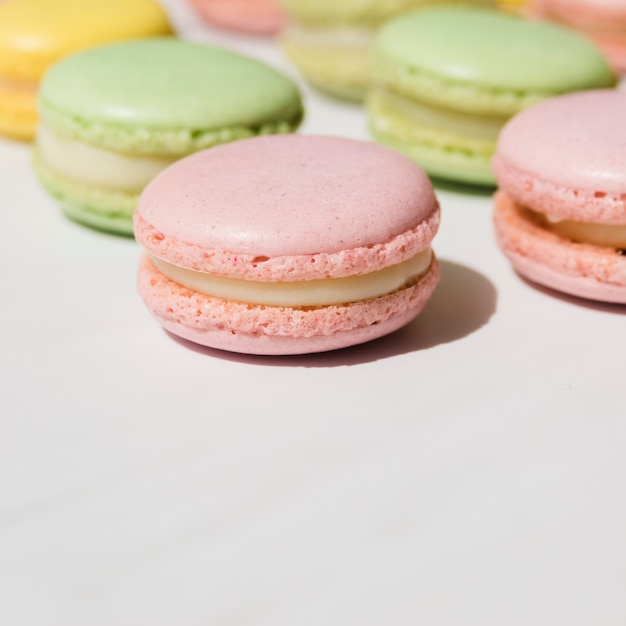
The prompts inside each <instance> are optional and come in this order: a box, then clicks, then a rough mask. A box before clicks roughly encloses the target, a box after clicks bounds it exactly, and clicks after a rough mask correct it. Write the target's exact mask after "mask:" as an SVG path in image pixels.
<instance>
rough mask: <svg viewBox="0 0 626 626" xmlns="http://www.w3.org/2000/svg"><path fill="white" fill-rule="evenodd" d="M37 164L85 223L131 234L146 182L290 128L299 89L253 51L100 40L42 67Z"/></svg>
mask: <svg viewBox="0 0 626 626" xmlns="http://www.w3.org/2000/svg"><path fill="white" fill-rule="evenodd" d="M39 108H40V112H41V124H40V126H39V130H38V134H37V142H36V151H35V158H34V164H35V169H36V171H37V174H38V176H39V179H40V181H41V183H42V184H43V186H44V187H45V188H46V189H47V190H48V191H49V192H50V193H51V194H52V195H53V196H54V197H55V198H57V199H58V200H59V202H60V204H61V206H62V208H63V210H64V211H65V213H67V215H68V216H69V217H71V218H73V219H75V220H77V221H79V222H81V223H83V224H86V225H88V226H92V227H95V228H99V229H103V230H107V231H110V232H114V233H120V234H126V235H131V234H132V213H133V210H134V208H135V206H136V204H137V200H138V197H139V194H140V192H141V190H142V189H143V187H144V186H145V185H146V184H147V183H148V182H149V180H151V179H152V178H153V176H154V175H156V174H157V173H158V172H159V171H161V170H162V169H164V168H165V167H167V166H168V165H170V164H171V163H173V162H174V161H175V160H177V159H179V158H181V157H183V156H186V155H188V154H191V153H192V152H196V151H198V150H201V149H204V148H208V147H211V146H215V145H218V144H221V143H225V142H228V141H234V140H237V139H243V138H246V137H252V136H255V135H259V134H270V133H287V132H292V131H294V130H295V129H296V128H297V127H298V125H299V124H300V122H301V120H302V117H303V105H302V100H301V97H300V92H299V90H298V88H297V86H296V85H295V84H294V83H293V82H292V81H291V80H290V79H288V78H287V77H285V76H284V75H283V74H281V73H279V72H278V71H276V70H274V69H273V68H270V67H269V66H267V65H265V64H263V63H261V62H259V61H257V60H255V59H252V58H249V57H245V56H242V55H239V54H237V53H234V52H231V51H229V50H225V49H222V48H216V47H213V46H208V45H204V44H198V43H193V42H189V41H184V40H182V39H177V38H173V37H164V38H149V39H142V40H135V41H130V42H123V43H118V44H110V45H107V46H99V47H96V48H92V49H90V50H86V51H82V52H80V53H77V54H75V55H71V56H70V57H67V58H65V59H63V60H61V61H59V62H58V63H56V64H55V65H54V66H53V67H52V68H51V70H50V71H49V72H48V73H47V74H46V76H45V79H44V81H43V83H42V87H41V92H40V98H39Z"/></svg>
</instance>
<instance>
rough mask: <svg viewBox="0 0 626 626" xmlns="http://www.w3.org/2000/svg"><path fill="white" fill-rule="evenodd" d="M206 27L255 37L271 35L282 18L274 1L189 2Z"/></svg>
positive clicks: (279, 8)
mask: <svg viewBox="0 0 626 626" xmlns="http://www.w3.org/2000/svg"><path fill="white" fill-rule="evenodd" d="M189 1H190V2H191V4H192V6H193V7H194V8H195V10H196V11H197V12H198V14H199V15H200V16H202V17H203V18H204V19H205V20H206V21H207V22H208V23H209V24H210V25H212V26H215V27H217V28H223V29H226V30H231V31H236V32H243V33H251V34H255V35H275V34H276V33H278V31H279V30H280V29H281V27H282V25H283V21H284V15H283V11H282V9H281V7H280V6H279V4H278V0H189Z"/></svg>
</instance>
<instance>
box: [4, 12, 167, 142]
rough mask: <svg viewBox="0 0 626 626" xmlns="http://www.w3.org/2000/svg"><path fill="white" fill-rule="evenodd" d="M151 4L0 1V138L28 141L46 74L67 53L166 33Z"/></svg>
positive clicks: (164, 17)
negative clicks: (40, 86)
mask: <svg viewBox="0 0 626 626" xmlns="http://www.w3.org/2000/svg"><path fill="white" fill-rule="evenodd" d="M170 32H171V29H170V25H169V22H168V18H167V15H166V14H165V12H164V10H163V9H162V8H161V6H160V5H159V4H158V3H157V2H155V1H154V0H90V1H89V2H84V0H54V1H53V0H6V1H5V2H0V135H6V136H8V137H11V138H15V139H22V140H30V139H32V137H33V135H34V131H35V127H36V125H37V109H36V100H37V90H38V88H39V82H40V80H41V78H42V76H43V75H44V73H45V71H46V70H47V69H48V68H49V67H50V66H51V65H52V64H53V63H55V62H56V61H58V60H59V59H61V58H63V57H64V56H67V55H68V54H71V53H74V52H77V51H79V50H83V49H85V48H90V47H93V46H98V45H102V44H105V43H109V42H114V41H121V40H125V39H135V38H140V37H148V36H158V35H166V34H169V33H170Z"/></svg>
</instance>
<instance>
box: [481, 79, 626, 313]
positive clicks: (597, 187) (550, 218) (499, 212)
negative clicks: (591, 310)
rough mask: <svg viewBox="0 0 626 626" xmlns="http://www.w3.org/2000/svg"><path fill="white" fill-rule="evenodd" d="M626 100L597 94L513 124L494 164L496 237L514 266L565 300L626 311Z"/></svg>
mask: <svg viewBox="0 0 626 626" xmlns="http://www.w3.org/2000/svg"><path fill="white" fill-rule="evenodd" d="M625 115H626V93H625V92H622V91H619V90H597V91H588V92H583V93H578V94H568V95H564V96H560V97H558V98H554V99H552V100H549V101H546V102H544V103H542V104H539V105H537V106H535V107H532V108H530V109H528V110H526V111H524V112H522V113H520V114H519V115H517V116H516V117H514V118H513V119H512V120H511V121H510V122H509V123H508V124H507V125H506V126H505V128H504V130H503V131H502V134H501V135H500V139H499V141H498V147H497V151H496V154H495V157H494V162H493V165H494V172H495V175H496V178H497V181H498V187H499V190H498V191H497V193H496V196H495V209H494V222H495V233H496V237H497V241H498V243H499V245H500V248H501V249H502V251H503V252H504V254H505V255H506V256H507V257H508V258H509V260H510V261H511V263H512V265H513V267H514V268H515V269H516V270H517V271H518V272H519V274H521V275H522V276H525V277H526V278H528V279H529V280H531V281H533V282H535V283H538V284H540V285H543V286H545V287H549V288H551V289H554V290H556V291H560V292H563V293H566V294H570V295H574V296H579V297H582V298H589V299H592V300H598V301H603V302H617V303H622V304H626V169H625V168H624V154H625V151H624V147H625V146H626V126H625V125H624V119H625Z"/></svg>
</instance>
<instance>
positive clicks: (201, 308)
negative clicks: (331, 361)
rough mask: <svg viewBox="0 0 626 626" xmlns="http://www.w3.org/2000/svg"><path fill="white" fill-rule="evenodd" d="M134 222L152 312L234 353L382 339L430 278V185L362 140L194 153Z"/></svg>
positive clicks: (292, 138) (143, 289)
mask: <svg viewBox="0 0 626 626" xmlns="http://www.w3.org/2000/svg"><path fill="white" fill-rule="evenodd" d="M285 172H289V175H288V176H286V175H285ZM134 222H135V237H136V239H137V241H138V242H139V243H140V244H141V245H142V246H143V247H144V248H145V249H146V250H147V254H146V255H145V257H144V259H143V261H142V264H141V267H140V270H139V277H138V288H139V293H140V295H141V297H142V298H143V300H144V301H145V303H146V305H147V307H148V308H149V310H150V311H151V312H152V314H153V315H154V316H155V317H156V318H157V320H158V321H159V322H160V323H161V325H162V326H163V327H164V328H166V329H167V330H169V331H171V332H172V333H174V334H176V335H179V336H181V337H184V338H186V339H189V340H191V341H194V342H196V343H199V344H202V345H206V346H210V347H214V348H221V349H226V350H232V351H235V352H244V353H251V354H290V353H307V352H318V351H325V350H331V349H335V348H341V347H345V346H348V345H353V344H357V343H362V342H364V341H368V340H370V339H374V338H376V337H380V336H382V335H385V334H387V333H389V332H392V331H393V330H396V329H397V328H399V327H401V326H403V325H405V324H407V323H408V322H409V321H410V320H412V319H413V318H414V317H415V316H416V315H417V314H418V313H419V312H420V310H421V309H422V308H423V306H424V305H425V303H426V301H427V300H428V298H429V297H430V295H431V294H432V291H433V290H434V288H435V285H436V283H437V281H438V277H439V267H438V264H437V261H436V259H435V257H434V254H433V253H432V250H431V241H432V239H433V237H434V236H435V233H436V232H437V229H438V226H439V205H438V203H437V200H436V197H435V195H434V192H433V189H432V185H431V183H430V181H429V179H428V177H427V176H426V175H425V174H424V172H423V171H422V170H421V169H420V168H418V167H417V166H416V165H415V164H414V163H413V162H412V161H411V160H409V159H407V158H406V157H404V156H402V155H400V154H398V153H396V152H395V151H392V150H388V149H387V148H384V147H382V146H379V145H376V144H374V143H370V142H363V141H356V140H351V139H344V138H338V137H325V136H304V135H289V136H272V137H259V138H253V139H248V140H245V141H239V142H235V143H232V144H228V145H224V146H220V147H218V148H215V149H212V150H206V151H202V152H199V153H197V154H195V155H192V156H190V157H187V158H185V159H182V160H181V161H179V162H177V163H175V164H174V165H172V166H171V167H169V168H167V169H166V170H165V171H164V172H162V173H161V174H160V175H159V176H157V177H156V178H155V179H154V180H153V181H152V182H151V183H150V184H149V185H148V186H147V187H146V189H145V190H144V192H143V194H142V195H141V199H140V202H139V205H138V207H137V211H136V212H135V216H134Z"/></svg>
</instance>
